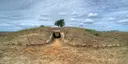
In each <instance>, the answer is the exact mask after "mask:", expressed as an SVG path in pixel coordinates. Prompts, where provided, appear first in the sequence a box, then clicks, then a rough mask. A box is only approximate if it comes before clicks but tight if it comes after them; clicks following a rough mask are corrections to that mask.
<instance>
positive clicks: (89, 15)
mask: <svg viewBox="0 0 128 64" xmlns="http://www.w3.org/2000/svg"><path fill="white" fill-rule="evenodd" d="M96 16H98V13H89V14H88V17H96Z"/></svg>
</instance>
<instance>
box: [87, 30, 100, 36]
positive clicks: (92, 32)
mask: <svg viewBox="0 0 128 64" xmlns="http://www.w3.org/2000/svg"><path fill="white" fill-rule="evenodd" d="M85 31H87V32H89V33H90V34H93V35H95V36H100V32H99V31H96V30H92V29H85Z"/></svg>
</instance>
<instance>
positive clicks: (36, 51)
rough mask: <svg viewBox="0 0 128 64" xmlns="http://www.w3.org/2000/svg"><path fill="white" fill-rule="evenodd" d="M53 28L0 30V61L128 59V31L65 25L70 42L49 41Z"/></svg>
mask: <svg viewBox="0 0 128 64" xmlns="http://www.w3.org/2000/svg"><path fill="white" fill-rule="evenodd" d="M51 30H52V28H50V27H39V28H32V29H26V30H21V31H18V32H8V33H0V35H1V36H0V43H1V44H0V64H127V63H128V61H127V59H128V55H127V54H128V33H127V32H119V31H114V32H112V31H110V32H99V31H95V30H90V29H83V28H75V27H64V28H62V30H63V31H64V33H65V39H66V41H67V42H64V41H62V39H61V38H58V39H54V40H53V41H52V42H50V43H45V41H46V40H47V39H48V38H49V36H50V33H51ZM40 43H41V44H43V45H35V46H26V44H40ZM85 44H86V45H85ZM117 44H118V46H116V45H117ZM95 45H96V47H95Z"/></svg>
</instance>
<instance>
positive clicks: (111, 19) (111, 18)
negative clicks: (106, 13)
mask: <svg viewBox="0 0 128 64" xmlns="http://www.w3.org/2000/svg"><path fill="white" fill-rule="evenodd" d="M108 20H110V21H113V20H116V18H113V17H110V18H108Z"/></svg>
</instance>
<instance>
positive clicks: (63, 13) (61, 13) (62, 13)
mask: <svg viewBox="0 0 128 64" xmlns="http://www.w3.org/2000/svg"><path fill="white" fill-rule="evenodd" d="M58 14H59V15H67V13H66V12H60V13H58Z"/></svg>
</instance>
